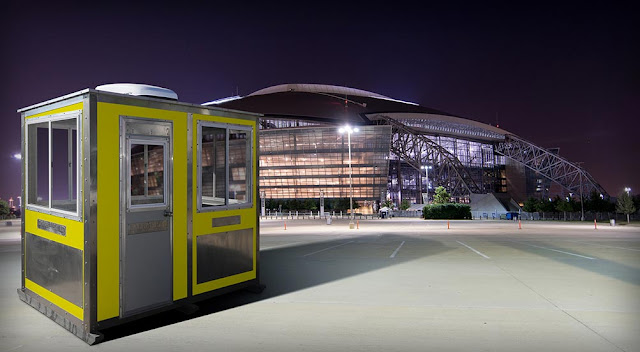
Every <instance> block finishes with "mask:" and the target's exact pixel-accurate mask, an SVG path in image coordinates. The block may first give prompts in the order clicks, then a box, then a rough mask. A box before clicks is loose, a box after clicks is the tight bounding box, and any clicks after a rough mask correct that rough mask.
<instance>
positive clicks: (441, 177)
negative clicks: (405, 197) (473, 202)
mask: <svg viewBox="0 0 640 352" xmlns="http://www.w3.org/2000/svg"><path fill="white" fill-rule="evenodd" d="M372 120H377V123H378V124H386V125H391V126H392V132H391V134H392V142H391V152H392V153H394V154H395V155H397V156H398V157H399V158H400V159H402V160H403V161H405V162H406V163H407V164H409V165H411V166H412V167H413V168H415V169H416V170H418V171H422V170H421V167H422V166H426V165H432V166H433V170H432V171H429V179H431V180H433V183H434V184H436V185H438V186H444V187H445V188H446V189H447V191H448V192H449V194H451V196H454V197H458V196H467V195H469V194H470V193H484V192H482V190H481V188H480V187H479V186H478V185H477V184H476V182H475V181H474V179H473V177H472V176H471V174H470V172H469V170H467V168H466V167H465V166H464V165H462V163H461V162H460V160H459V159H458V158H457V157H456V156H455V155H453V154H452V153H450V152H449V151H448V150H447V149H445V148H443V147H442V146H440V145H439V144H438V143H436V142H434V141H432V140H431V139H429V138H427V137H426V136H425V135H423V134H422V133H421V132H420V131H418V130H416V129H414V128H412V127H409V126H406V125H404V124H403V123H401V122H398V121H396V120H394V119H392V118H390V117H388V116H384V115H376V116H375V117H373V118H372Z"/></svg>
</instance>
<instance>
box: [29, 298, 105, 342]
mask: <svg viewBox="0 0 640 352" xmlns="http://www.w3.org/2000/svg"><path fill="white" fill-rule="evenodd" d="M18 296H19V297H20V300H22V301H23V302H25V303H27V304H28V305H30V306H31V307H33V308H35V309H36V310H38V311H40V313H42V314H44V315H46V316H47V317H48V318H49V319H51V320H53V321H54V322H56V323H57V324H58V325H60V326H62V327H63V328H65V329H67V331H69V332H70V333H72V334H74V335H76V336H77V337H79V338H80V339H82V340H83V341H84V342H86V343H88V344H89V345H94V344H96V343H99V342H101V341H102V339H103V337H104V336H103V335H102V334H99V333H98V334H95V333H91V332H88V331H85V328H84V326H83V323H82V322H81V321H80V320H78V319H77V318H75V317H73V316H71V315H69V313H67V312H65V311H64V310H62V309H60V308H58V307H57V306H56V305H54V304H53V303H51V302H49V301H47V300H45V299H44V298H42V297H40V296H39V295H38V294H36V293H33V292H31V291H30V290H29V289H26V288H22V289H18Z"/></svg>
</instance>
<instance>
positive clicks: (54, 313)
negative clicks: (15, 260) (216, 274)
mask: <svg viewBox="0 0 640 352" xmlns="http://www.w3.org/2000/svg"><path fill="white" fill-rule="evenodd" d="M265 288H266V286H265V285H263V284H260V282H259V281H258V280H252V281H247V282H243V283H240V284H236V285H233V286H228V287H225V288H221V289H219V290H216V291H212V292H207V293H203V294H200V295H198V296H195V297H191V298H187V299H182V300H180V301H176V302H174V303H172V304H169V305H165V306H162V307H158V308H156V309H153V310H149V311H146V312H143V313H139V314H136V315H132V316H129V317H126V318H113V319H109V320H106V321H102V322H99V323H97V326H98V329H97V330H96V331H94V332H90V331H87V330H86V329H85V328H84V324H83V323H82V321H80V320H79V319H77V318H75V317H73V316H71V315H69V313H67V312H65V311H64V310H62V309H61V308H59V307H58V306H56V305H55V304H53V303H51V302H49V301H47V300H45V299H44V298H42V297H40V295H38V294H36V293H34V292H32V291H30V290H29V289H26V288H25V289H18V296H19V297H20V300H21V301H23V302H25V303H27V304H28V305H30V306H31V307H33V308H35V309H36V310H38V311H39V312H40V313H42V314H44V315H46V316H47V317H48V318H49V319H51V320H53V321H54V322H56V323H57V324H58V325H60V326H62V327H63V328H65V329H66V330H67V331H69V332H71V333H72V334H74V335H76V336H77V337H78V338H80V339H81V340H82V341H84V342H86V343H87V344H89V345H95V344H98V343H100V342H102V341H104V334H103V333H102V332H103V331H104V330H107V329H110V328H113V327H116V326H122V325H126V324H129V323H131V322H134V321H137V320H139V319H143V318H146V317H150V316H153V315H156V314H158V313H162V312H166V311H170V310H174V309H175V310H178V311H180V312H182V313H184V314H185V315H190V314H193V313H195V312H197V311H198V307H197V306H194V304H195V303H198V302H203V301H206V300H210V299H215V297H219V296H222V295H224V294H227V293H231V292H235V291H240V290H245V291H247V292H250V293H255V294H260V293H262V291H264V289H265Z"/></svg>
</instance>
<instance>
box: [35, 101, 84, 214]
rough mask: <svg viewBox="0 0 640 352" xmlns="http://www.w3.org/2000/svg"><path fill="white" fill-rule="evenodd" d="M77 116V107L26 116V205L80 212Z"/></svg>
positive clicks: (56, 210) (73, 212)
mask: <svg viewBox="0 0 640 352" xmlns="http://www.w3.org/2000/svg"><path fill="white" fill-rule="evenodd" d="M79 117H80V111H73V112H67V113H61V114H55V115H49V116H42V117H37V118H32V119H27V121H26V124H27V136H26V137H27V138H26V153H25V154H26V160H25V165H26V173H27V175H26V179H27V185H26V194H27V206H28V207H30V208H32V209H35V210H39V211H44V212H50V213H61V214H62V215H63V216H64V215H71V216H73V217H77V216H78V215H79V214H78V213H79V209H80V207H79V197H78V194H79V193H80V191H79V184H78V178H79V176H78V173H79V170H80V169H79V167H78V165H79V162H78V161H79V159H80V153H79V150H78V138H79V135H78V130H79V128H78V124H79V121H80V118H79Z"/></svg>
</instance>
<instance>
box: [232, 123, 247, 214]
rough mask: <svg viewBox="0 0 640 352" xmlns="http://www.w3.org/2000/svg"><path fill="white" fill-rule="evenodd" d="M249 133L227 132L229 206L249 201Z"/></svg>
mask: <svg viewBox="0 0 640 352" xmlns="http://www.w3.org/2000/svg"><path fill="white" fill-rule="evenodd" d="M248 147H249V132H248V131H239V130H229V204H239V203H247V202H248V201H249V193H248V191H247V190H248V189H249V185H248V177H247V175H249V174H250V172H249V170H250V169H249V166H250V165H249V160H248V159H249V158H248V155H249V152H248Z"/></svg>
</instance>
